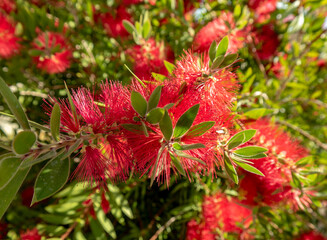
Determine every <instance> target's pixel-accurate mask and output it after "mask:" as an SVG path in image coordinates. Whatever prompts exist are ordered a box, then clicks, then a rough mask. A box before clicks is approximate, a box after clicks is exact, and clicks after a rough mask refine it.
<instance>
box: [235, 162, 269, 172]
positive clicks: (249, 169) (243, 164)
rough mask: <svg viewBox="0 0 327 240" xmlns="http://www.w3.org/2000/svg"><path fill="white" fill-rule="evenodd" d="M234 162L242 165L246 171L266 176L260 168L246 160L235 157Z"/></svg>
mask: <svg viewBox="0 0 327 240" xmlns="http://www.w3.org/2000/svg"><path fill="white" fill-rule="evenodd" d="M234 162H235V163H236V164H237V165H238V166H240V167H241V168H243V169H244V170H245V171H248V172H250V173H254V174H257V175H260V176H265V175H264V174H263V173H262V172H261V171H260V170H259V169H257V168H255V167H253V166H251V165H249V164H247V163H244V162H241V161H237V160H236V159H234Z"/></svg>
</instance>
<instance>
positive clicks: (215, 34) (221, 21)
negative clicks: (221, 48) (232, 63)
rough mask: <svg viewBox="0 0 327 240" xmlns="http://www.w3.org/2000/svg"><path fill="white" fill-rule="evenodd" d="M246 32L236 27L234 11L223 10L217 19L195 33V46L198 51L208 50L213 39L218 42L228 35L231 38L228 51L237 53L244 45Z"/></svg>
mask: <svg viewBox="0 0 327 240" xmlns="http://www.w3.org/2000/svg"><path fill="white" fill-rule="evenodd" d="M226 22H228V24H229V26H228V25H227V24H226ZM246 32H247V31H245V32H243V31H241V30H238V29H236V26H235V22H234V19H233V14H232V13H230V12H222V14H221V15H220V16H219V17H218V18H217V19H215V20H213V21H211V22H209V23H208V24H207V25H206V26H204V27H203V28H202V29H201V30H200V31H199V32H198V33H197V34H196V35H195V37H194V41H193V48H194V50H195V51H197V52H207V51H208V50H209V48H210V45H211V43H212V42H213V41H216V42H217V43H218V42H219V41H220V40H221V39H222V38H223V37H225V36H226V35H227V36H228V39H229V45H228V50H227V52H230V53H236V52H237V51H238V50H239V49H240V48H242V47H243V42H244V37H245V36H246Z"/></svg>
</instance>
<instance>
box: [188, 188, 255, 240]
mask: <svg viewBox="0 0 327 240" xmlns="http://www.w3.org/2000/svg"><path fill="white" fill-rule="evenodd" d="M251 223H252V211H251V210H250V209H248V208H245V207H244V206H242V204H241V203H240V202H239V201H238V200H237V199H235V198H232V197H228V196H226V195H224V194H222V193H217V194H215V195H213V196H205V197H204V200H203V203H202V217H201V220H200V222H199V223H197V222H196V220H194V219H193V220H191V221H190V222H189V223H188V224H187V233H186V240H214V239H217V238H219V237H220V236H222V235H223V234H224V233H229V234H236V235H237V236H239V239H253V236H251V234H250V233H251V229H249V227H250V225H251Z"/></svg>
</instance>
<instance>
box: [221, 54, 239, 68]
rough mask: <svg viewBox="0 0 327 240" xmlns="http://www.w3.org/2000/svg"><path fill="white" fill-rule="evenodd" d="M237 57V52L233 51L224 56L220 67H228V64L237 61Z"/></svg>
mask: <svg viewBox="0 0 327 240" xmlns="http://www.w3.org/2000/svg"><path fill="white" fill-rule="evenodd" d="M237 57H238V54H237V53H232V54H229V55H227V56H226V57H225V58H224V61H223V62H222V63H221V64H220V66H219V68H224V67H227V66H229V65H231V64H232V63H234V62H235V60H236V59H237Z"/></svg>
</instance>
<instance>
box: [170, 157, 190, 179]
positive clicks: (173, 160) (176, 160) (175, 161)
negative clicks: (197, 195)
mask: <svg viewBox="0 0 327 240" xmlns="http://www.w3.org/2000/svg"><path fill="white" fill-rule="evenodd" d="M169 155H170V158H171V161H172V162H173V165H174V166H175V167H176V169H177V170H178V171H179V173H180V174H182V175H183V176H186V172H185V169H184V168H183V166H182V164H181V162H180V161H179V159H177V158H176V157H175V155H174V154H172V153H169Z"/></svg>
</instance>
